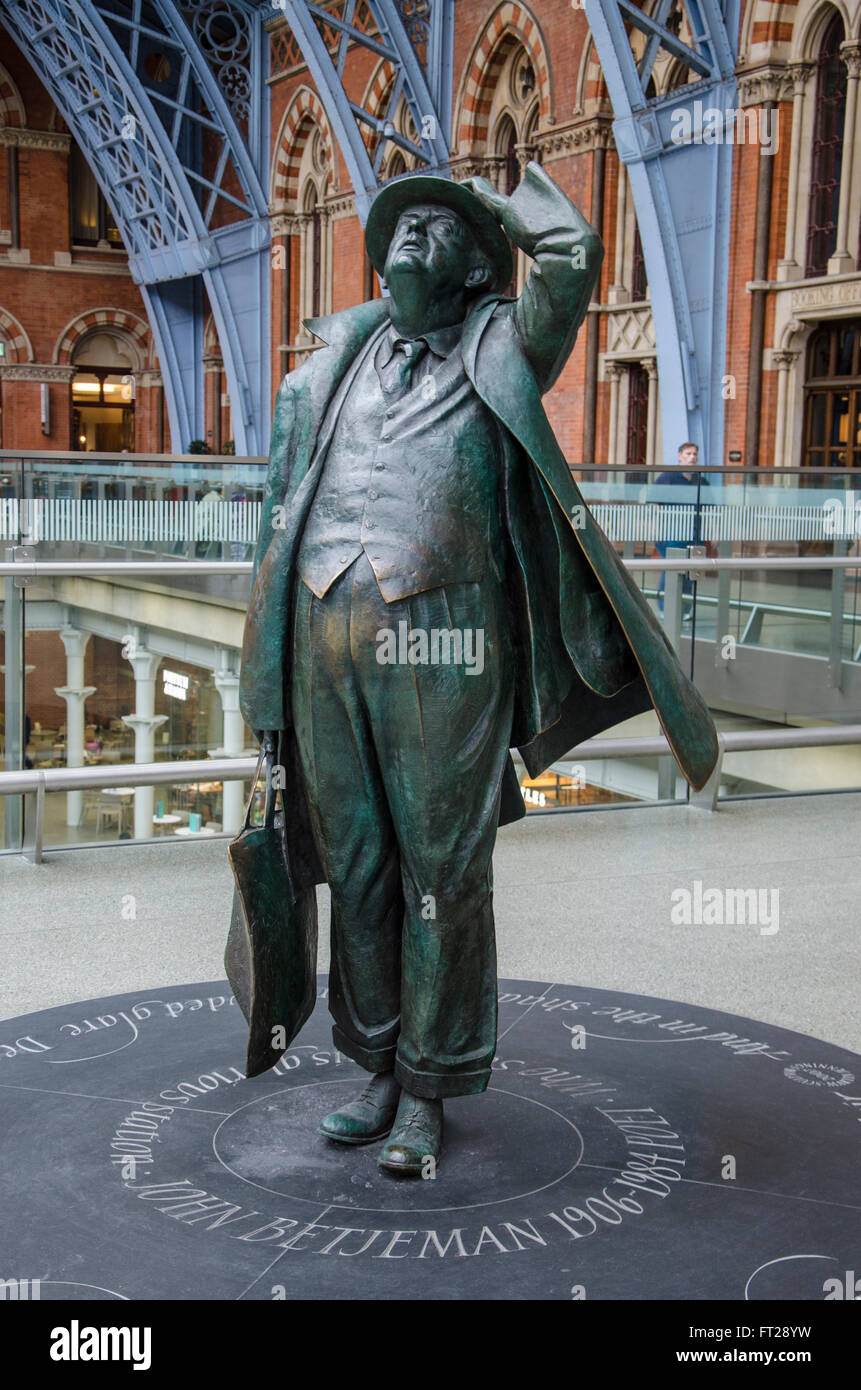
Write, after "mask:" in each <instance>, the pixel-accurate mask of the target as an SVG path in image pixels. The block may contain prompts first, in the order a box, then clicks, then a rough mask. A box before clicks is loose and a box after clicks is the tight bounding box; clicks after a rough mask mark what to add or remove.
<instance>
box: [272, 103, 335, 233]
mask: <svg viewBox="0 0 861 1390" xmlns="http://www.w3.org/2000/svg"><path fill="white" fill-rule="evenodd" d="M315 126H316V128H317V129H319V131H320V132H321V134H322V137H323V142H324V144H325V147H326V160H327V163H328V166H329V167H328V170H327V173H326V183H327V186H328V188H329V190H330V191H334V189H335V188H336V186H337V184H336V168H337V165H336V162H335V154H334V147H333V144H332V132H331V129H330V127H329V122H328V120H327V118H326V112H325V110H324V109H323V103H322V102H321V100H320V98H319V97H318V96H317V93H316V92H312V90H311V88H310V87H300V88H299V90H298V91H297V92H296V93H295V94H294V96H293V99H292V101H291V102H290V105H289V106H288V107H287V110H286V111H285V113H284V119H283V120H282V122H281V129H280V130H279V132H278V140H277V142H276V145H275V157H274V159H273V161H272V178H271V183H270V190H271V192H270V198H271V204H272V206H273V208H275V209H282V208H283V207H284V206H285V205H286V206H289V207H293V206H295V203H296V199H297V197H298V196H299V169H300V166H301V164H302V155H303V153H304V151H305V146H306V145H307V143H308V140H309V138H310V136H311V132H312V130H313V129H314V127H315Z"/></svg>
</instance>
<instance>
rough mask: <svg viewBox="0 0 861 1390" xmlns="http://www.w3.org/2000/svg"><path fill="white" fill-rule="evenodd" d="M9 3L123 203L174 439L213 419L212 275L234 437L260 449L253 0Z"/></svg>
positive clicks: (258, 78)
mask: <svg viewBox="0 0 861 1390" xmlns="http://www.w3.org/2000/svg"><path fill="white" fill-rule="evenodd" d="M0 16H2V18H3V21H4V23H5V25H6V27H7V28H8V29H9V32H10V33H11V34H12V36H13V37H14V38H15V40H16V42H17V43H18V45H19V47H20V48H21V50H22V52H23V53H24V55H25V57H26V58H27V60H28V62H29V63H30V64H31V65H32V67H33V68H34V69H35V71H36V72H37V73H38V75H39V78H40V80H41V81H42V83H43V85H44V86H45V87H46V89H47V90H48V91H49V92H50V94H51V96H52V98H53V100H54V101H55V103H56V105H57V107H58V109H59V110H60V111H61V112H62V115H63V118H64V119H65V121H66V123H67V125H68V126H69V129H70V130H71V131H72V134H73V136H74V138H75V140H76V142H77V143H78V145H79V146H80V148H81V150H82V152H83V154H84V155H85V157H86V159H87V161H88V163H89V164H90V167H91V168H92V170H93V173H94V174H95V177H96V179H97V180H98V182H99V185H100V187H101V189H102V192H103V193H104V196H105V198H106V200H107V202H108V203H109V205H110V207H111V210H112V212H113V214H114V216H115V218H116V222H117V227H118V228H119V230H120V232H121V234H122V237H123V240H124V243H125V245H126V248H127V250H128V252H129V266H130V269H131V273H132V276H133V277H134V279H135V280H136V281H137V283H138V284H139V285H140V287H141V292H142V294H143V298H144V301H145V303H146V305H147V309H148V312H149V317H150V324H151V328H152V331H153V335H154V338H155V342H156V347H157V351H158V354H159V361H160V363H161V365H162V368H163V380H164V388H165V399H166V403H167V407H168V413H169V416H170V424H171V435H172V443H173V447H174V449H175V450H176V451H177V452H180V451H184V450H185V449H186V448H187V447H188V444H189V442H190V440H191V439H193V438H197V437H202V435H203V430H204V425H203V418H204V417H203V364H202V361H201V354H202V342H203V324H202V315H203V308H204V306H203V296H202V294H201V292H200V285H201V283H202V284H203V285H205V287H206V291H207V295H208V297H209V300H210V304H211V306H212V311H213V315H214V318H215V322H216V327H217V329H218V336H219V340H220V344H221V350H222V354H223V359H224V368H225V373H226V376H227V382H228V389H229V392H230V399H231V404H232V406H233V418H234V426H235V436H236V447H237V451H238V452H240V453H249V454H253V453H258V452H261V451H262V450H263V448H264V447H265V444H266V438H267V436H268V417H269V389H268V383H269V371H268V350H269V344H268V246H269V224H268V217H267V198H266V193H265V189H264V184H263V180H262V177H261V171H262V169H263V168H265V166H266V163H267V162H268V160H267V158H266V155H267V151H266V144H267V140H268V124H267V122H266V120H265V118H264V116H263V114H262V112H263V102H262V94H263V91H264V87H263V77H264V63H263V56H264V50H263V46H262V35H261V32H260V29H261V26H260V23H259V14H258V12H257V8H256V7H255V6H251V7H249V6H248V5H246V4H243V3H241V0H187V3H183V4H177V3H174V0H110V3H108V2H107V0H0ZM231 50H232V53H231ZM243 124H244V125H245V126H246V130H245V131H243V129H242V125H243ZM195 282H196V283H195Z"/></svg>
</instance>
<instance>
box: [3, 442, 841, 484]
mask: <svg viewBox="0 0 861 1390" xmlns="http://www.w3.org/2000/svg"><path fill="white" fill-rule="evenodd" d="M31 459H36V460H39V461H42V460H44V461H45V462H46V463H56V464H57V465H58V466H60V465H62V464H63V463H75V464H77V463H80V464H87V463H90V462H93V461H96V462H101V461H102V460H107V461H109V462H111V463H114V464H116V465H117V466H118V467H120V466H121V467H122V468H127V467H128V466H129V465H130V464H134V463H140V462H142V461H143V460H145V459H146V460H156V461H157V462H158V463H159V464H164V465H165V467H167V466H169V465H170V464H172V463H200V464H213V463H227V464H234V463H257V464H261V465H263V466H266V465H268V463H269V458H268V455H266V454H155V453H149V454H148V453H136V454H117V453H116V452H115V451H111V450H101V451H100V450H84V451H81V450H78V449H65V450H64V449H0V465H2V464H3V463H15V462H22V463H24V462H27V461H29V460H31ZM677 466H678V465H677V464H675V463H659V464H658V463H656V464H653V465H652V466H651V467H650V468H645V467H639V468H636V469H632V468H631V465H630V464H628V463H582V462H579V461H576V460H575V461H570V460H569V462H568V467H569V469H571V471H572V472H574V473H632V472H636V473H646V474H651V473H667V472H671V471H672V470H673V468H676V467H677ZM685 472H688V473H693V474H700V473H714V474H723V475H727V474H729V475H732V476H733V477H734V476H736V475H737V474H739V473H744V474H750V476H751V477H761V476H762V475H766V476H772V475H774V476H777V477H779V478H793V477H797V478H811V477H812V478H817V477H830V478H833V477H835V475H836V476H837V477H846V478H850V479H851V477H852V473H853V470H852V469H851V468H848V467H847V468H833V467H831V468H829V467H813V466H808V465H807V464H805V465H804V466H803V467H801V466H799V465H794V466H790V467H788V468H784V467H783V466H782V465H775V464H771V465H769V464H749V463H748V464H745V463H726V464H723V463H702V464H700V463H698V464H696V465H695V467H694V468H689V469H685Z"/></svg>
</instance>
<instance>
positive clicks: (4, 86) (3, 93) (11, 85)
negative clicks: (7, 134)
mask: <svg viewBox="0 0 861 1390" xmlns="http://www.w3.org/2000/svg"><path fill="white" fill-rule="evenodd" d="M0 126H14V127H16V128H17V129H18V130H24V129H25V128H26V126H27V112H26V111H25V110H24V102H23V101H22V99H21V93H20V92H19V91H18V88H17V87H16V85H15V81H14V78H13V77H12V75H11V73H10V72H8V71H7V70H6V68H4V66H3V64H2V63H0Z"/></svg>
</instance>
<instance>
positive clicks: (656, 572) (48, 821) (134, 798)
mask: <svg viewBox="0 0 861 1390" xmlns="http://www.w3.org/2000/svg"><path fill="white" fill-rule="evenodd" d="M572 472H573V474H574V477H575V478H576V480H577V481H578V485H579V487H580V489H581V492H582V495H583V498H584V500H585V502H586V503H587V504H588V505H589V507H590V509H591V511H592V513H593V515H594V517H595V519H596V520H597V521H598V523H599V525H600V526H601V527H602V528H603V530H604V531H605V533H606V535H607V536H608V538H609V539H610V541H611V542H612V544H613V545H614V547H615V549H616V550H617V552H618V553H619V554H620V556H622V557H624V559H625V561H626V563H627V564H628V566H629V569H630V573H631V576H632V578H633V580H634V582H635V583H636V584H637V585H638V586H639V587H640V588H641V589H642V591H643V593H644V595H645V597H646V601H647V602H648V604H649V605H650V607H651V609H652V611H653V613H654V614H655V616H656V618H657V620H658V621H659V622H660V623H661V624H662V625H663V628H664V631H665V633H666V635H667V637H668V639H669V640H670V642H671V643H672V644H673V645H674V647H675V648H676V650H677V651H678V654H679V659H680V661H681V662H682V665H683V667H684V669H685V670H686V671H687V672H688V673H689V674H690V675H691V676H692V678H693V679H694V681H695V682H696V684H697V685H698V687H699V688H700V690H701V691H702V692H703V694H704V696H705V697H706V699H707V701H708V703H709V705H710V707H711V709H712V710H713V713H714V717H715V722H716V724H717V726H718V728H719V729H721V730H725V731H739V730H742V731H743V730H761V731H763V736H764V737H767V735H768V732H769V731H770V730H773V729H775V728H784V727H787V726H789V727H793V726H794V727H806V726H811V725H813V726H817V727H822V726H840V725H842V724H845V725H851V724H857V723H859V722H861V607H859V577H861V558H859V563H858V567H857V568H856V567H855V566H853V565H851V564H850V565H849V566H842V567H838V568H828V567H827V563H826V562H827V561H828V560H829V559H830V558H832V557H837V558H838V559H839V558H842V557H848V558H849V559H852V558H854V557H858V556H859V541H861V487H856V485H855V480H854V478H853V476H852V475H851V474H847V473H846V472H842V473H838V472H837V471H836V470H813V469H810V470H802V471H797V470H786V469H785V470H780V471H773V470H766V469H759V470H756V471H748V472H744V471H743V470H738V471H732V470H730V469H723V470H720V469H718V470H714V469H712V470H709V469H698V470H695V471H694V472H693V473H691V474H690V475H685V474H681V473H680V472H679V471H678V470H677V469H676V468H673V469H668V470H663V471H661V472H657V471H655V472H653V473H646V472H638V473H636V474H631V473H630V472H626V471H625V470H621V469H594V468H590V469H583V468H578V467H577V466H576V465H572ZM265 474H266V461H265V460H262V459H242V458H232V457H221V458H214V457H209V456H187V457H182V458H177V457H168V456H160V455H156V456H151V457H150V456H142V455H125V454H123V455H103V454H97V455H94V454H87V455H79V454H78V455H76V454H74V453H72V454H69V455H68V456H66V455H62V454H55V453H51V454H25V455H21V454H12V453H11V452H8V451H6V452H0V550H2V552H3V558H11V556H12V555H13V554H14V552H15V548H16V547H20V546H28V547H31V548H32V554H33V555H34V556H35V558H36V559H37V560H43V561H44V560H55V561H56V560H60V561H66V562H69V563H75V564H76V565H79V566H80V567H81V572H77V573H74V574H68V575H50V576H37V577H36V578H35V579H33V580H32V581H31V582H29V583H28V584H27V586H26V587H17V586H16V584H15V581H14V579H13V578H6V579H5V580H4V584H3V588H2V591H0V592H2V596H3V639H4V652H3V661H2V667H3V670H2V680H3V700H2V705H0V721H1V723H0V732H2V739H3V757H2V765H3V767H4V768H6V769H8V770H13V769H17V768H20V767H23V766H27V767H32V768H45V769H50V768H56V767H65V766H84V767H86V766H101V767H105V766H110V765H112V764H117V765H122V764H128V763H132V762H139V763H140V762H152V761H165V762H166V761H183V760H186V761H190V760H193V759H204V758H211V757H212V756H215V755H217V756H219V757H239V756H246V757H248V756H251V754H252V753H253V752H254V750H255V740H254V737H253V734H252V732H251V731H250V730H249V729H247V728H246V727H245V726H244V724H243V723H242V720H241V716H240V715H239V712H238V704H237V677H238V671H239V660H240V648H241V641H242V628H243V623H244V615H245V610H246V608H247V602H248V595H249V582H250V581H249V575H248V573H247V572H245V573H241V574H233V575H231V574H224V573H214V574H207V575H201V574H193V573H192V572H191V571H189V573H188V574H187V575H186V574H182V573H180V574H179V575H175V574H172V575H159V574H147V575H145V576H140V575H138V576H134V575H110V576H106V575H98V574H91V575H89V576H88V575H87V574H86V573H85V572H83V571H84V570H85V569H86V566H87V564H88V563H92V562H94V561H99V560H119V561H143V560H149V561H159V560H163V561H167V560H170V561H181V562H187V561H191V560H198V561H205V562H207V563H211V564H213V565H215V564H218V563H220V562H223V561H234V562H235V561H246V562H247V561H250V560H251V558H252V556H253V552H254V545H255V541H256V536H257V531H258V528H259V525H260V517H261V511H262V495H263V485H264V481H265ZM572 521H573V523H574V525H575V527H576V526H577V525H578V524H579V521H578V518H577V517H572ZM690 546H699V547H701V548H702V551H701V553H702V554H703V555H705V556H706V558H707V559H713V558H719V559H722V560H726V561H738V560H744V561H745V562H747V565H748V566H749V567H746V568H744V569H743V570H740V569H732V568H727V569H721V570H719V571H716V570H712V571H698V569H697V561H696V559H694V560H692V561H691V562H690V566H689V567H686V568H685V571H684V573H680V572H679V571H676V570H674V569H673V567H672V561H673V557H674V555H675V556H678V555H679V554H682V555H684V554H685V553H686V551H687V548H688V547H690ZM775 560H777V561H780V562H781V566H780V567H779V568H776V567H774V566H773V564H772V562H773V561H775ZM645 561H648V562H649V567H648V568H643V567H642V565H643V562H645ZM793 562H798V563H795V564H794V563H793ZM817 562H818V563H817ZM658 734H660V728H659V725H658V722H657V719H656V717H655V716H654V715H653V714H648V715H642V716H639V717H638V718H636V719H633V720H629V721H628V722H627V723H626V724H625V725H623V726H620V727H619V728H617V729H615V730H608V731H607V735H608V736H609V735H612V736H614V737H615V736H617V735H618V736H624V737H629V738H633V737H643V736H647V737H648V736H655V735H658ZM518 772H519V774H520V777H521V789H522V794H523V798H524V803H525V806H526V809H527V812H528V813H529V814H530V815H533V814H535V815H539V814H545V813H547V812H552V811H557V810H564V811H568V810H575V809H597V808H604V807H608V806H609V807H612V806H628V805H632V804H643V803H654V802H670V801H679V800H685V799H686V798H687V797H688V794H689V793H688V789H687V785H686V783H685V782H684V779H683V778H682V777H681V774H680V773H679V772H678V769H677V768H676V766H675V763H674V762H673V760H672V759H671V758H670V757H668V756H658V755H657V754H654V753H652V754H643V755H641V756H636V757H631V756H624V757H623V756H618V755H617V753H616V752H615V751H613V752H612V753H611V754H610V755H607V756H603V755H602V756H601V757H591V758H590V757H586V756H585V755H584V754H582V752H581V753H579V754H577V755H576V756H574V755H573V750H572V756H569V757H567V758H565V759H563V760H562V761H560V762H559V763H557V764H554V766H553V767H552V768H550V769H548V770H547V771H546V772H545V773H543V774H542V775H541V776H540V777H537V778H529V777H528V776H527V774H526V771H525V769H524V768H523V767H522V765H520V764H518ZM858 787H861V744H858V743H854V742H852V741H847V743H846V744H845V745H841V746H838V747H827V748H826V747H818V748H803V749H801V748H794V749H793V748H781V749H767V748H761V749H755V750H748V751H733V752H727V753H726V755H725V757H724V760H723V765H722V771H721V778H720V793H719V794H720V796H722V797H726V796H739V795H756V794H769V795H774V794H777V793H791V794H798V793H802V792H811V791H823V790H839V789H844V788H858ZM247 791H248V786H247V784H244V785H243V784H242V783H239V782H237V783H230V782H223V783H222V782H221V781H219V780H218V779H208V780H203V781H201V780H197V781H188V782H186V781H184V780H182V779H181V778H178V779H177V782H176V784H175V785H171V786H166V785H159V786H155V787H152V788H138V789H135V788H123V787H114V788H110V787H102V788H100V789H98V790H96V789H93V790H87V789H79V790H73V791H63V792H48V794H47V796H46V802H45V845H46V847H47V848H51V847H52V846H59V845H64V844H76V843H77V844H80V843H99V842H110V841H116V840H118V839H128V838H134V839H144V838H147V839H148V838H152V837H161V838H166V837H168V836H175V835H180V836H184V837H186V838H188V839H192V838H194V837H196V836H197V837H203V838H205V837H207V836H209V835H211V834H217V833H230V832H231V831H235V830H236V829H237V827H238V818H239V817H240V816H241V814H242V808H243V804H244V797H245V795H247ZM33 801H34V798H32V797H30V798H27V803H32V802H33ZM30 809H31V810H32V807H30ZM27 813H28V808H27V805H25V801H24V799H23V798H21V797H20V796H0V844H2V845H3V846H5V847H6V848H7V849H9V850H14V849H16V848H18V847H19V846H20V844H21V841H22V836H24V835H25V834H26V824H25V822H26V816H27Z"/></svg>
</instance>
